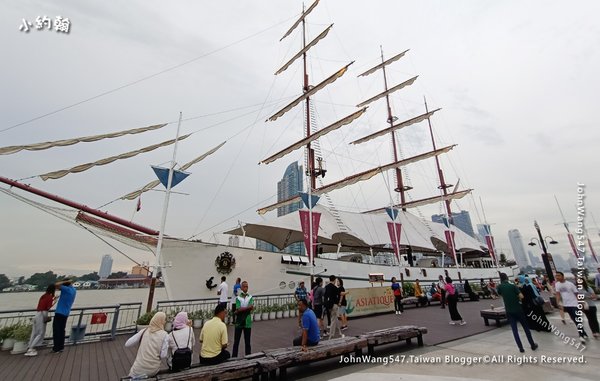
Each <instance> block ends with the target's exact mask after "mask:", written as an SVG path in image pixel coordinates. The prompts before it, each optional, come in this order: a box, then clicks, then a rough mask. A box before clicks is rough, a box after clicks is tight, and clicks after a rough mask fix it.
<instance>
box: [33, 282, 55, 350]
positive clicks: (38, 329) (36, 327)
mask: <svg viewBox="0 0 600 381" xmlns="http://www.w3.org/2000/svg"><path fill="white" fill-rule="evenodd" d="M55 290H56V287H55V286H54V285H53V284H51V285H49V286H48V288H46V292H45V293H44V294H43V295H42V296H40V300H39V301H38V305H37V308H36V311H37V312H36V313H35V317H34V318H33V328H32V329H31V338H30V339H29V344H28V346H27V352H25V356H37V350H36V349H35V347H37V346H38V345H40V344H41V343H42V341H44V335H45V334H46V323H48V322H49V321H50V320H51V318H50V317H49V316H48V311H50V309H51V308H52V306H53V305H54V302H55V301H56V297H55V296H54V292H55Z"/></svg>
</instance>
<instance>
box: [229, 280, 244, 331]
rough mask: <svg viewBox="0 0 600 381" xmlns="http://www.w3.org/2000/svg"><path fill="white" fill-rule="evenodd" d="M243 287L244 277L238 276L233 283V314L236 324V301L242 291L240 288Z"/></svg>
mask: <svg viewBox="0 0 600 381" xmlns="http://www.w3.org/2000/svg"><path fill="white" fill-rule="evenodd" d="M241 287H242V278H237V279H236V280H235V284H234V285H233V297H232V298H231V314H232V316H233V322H232V323H233V324H235V320H236V317H237V315H236V313H235V307H236V306H235V301H236V300H237V297H238V295H239V293H240V288H241Z"/></svg>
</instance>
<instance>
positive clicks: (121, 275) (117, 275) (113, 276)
mask: <svg viewBox="0 0 600 381" xmlns="http://www.w3.org/2000/svg"><path fill="white" fill-rule="evenodd" d="M126 275H127V273H126V272H125V271H117V272H116V273H112V274H110V275H109V276H108V279H118V278H124V277H125V276H126Z"/></svg>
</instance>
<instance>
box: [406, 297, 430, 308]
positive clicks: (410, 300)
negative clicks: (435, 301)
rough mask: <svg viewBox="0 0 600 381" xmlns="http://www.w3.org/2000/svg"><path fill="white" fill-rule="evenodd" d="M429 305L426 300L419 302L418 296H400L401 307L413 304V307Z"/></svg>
mask: <svg viewBox="0 0 600 381" xmlns="http://www.w3.org/2000/svg"><path fill="white" fill-rule="evenodd" d="M428 305H429V301H427V303H425V302H423V303H421V302H419V298H417V297H415V296H407V297H406V298H402V306H403V307H408V306H414V307H426V306H428Z"/></svg>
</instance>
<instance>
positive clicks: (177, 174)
mask: <svg viewBox="0 0 600 381" xmlns="http://www.w3.org/2000/svg"><path fill="white" fill-rule="evenodd" d="M152 169H153V170H154V173H155V174H156V177H158V180H159V181H160V182H161V184H162V185H164V187H165V188H166V187H167V184H168V182H169V168H163V167H156V166H154V165H153V166H152ZM189 175H190V173H189V172H184V171H179V170H177V169H174V170H173V179H172V180H171V188H175V186H176V185H177V184H179V183H180V182H182V181H183V180H185V178H186V177H188V176H189Z"/></svg>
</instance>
